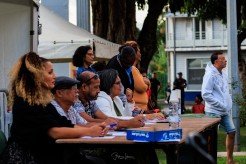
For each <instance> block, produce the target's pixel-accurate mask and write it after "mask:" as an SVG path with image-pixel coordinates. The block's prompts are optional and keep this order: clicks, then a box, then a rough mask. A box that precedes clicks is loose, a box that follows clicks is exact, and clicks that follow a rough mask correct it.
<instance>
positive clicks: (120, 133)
mask: <svg viewBox="0 0 246 164" xmlns="http://www.w3.org/2000/svg"><path fill="white" fill-rule="evenodd" d="M108 134H112V136H126V132H125V131H109V132H108Z"/></svg>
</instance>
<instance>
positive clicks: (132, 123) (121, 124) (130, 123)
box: [118, 115, 145, 129]
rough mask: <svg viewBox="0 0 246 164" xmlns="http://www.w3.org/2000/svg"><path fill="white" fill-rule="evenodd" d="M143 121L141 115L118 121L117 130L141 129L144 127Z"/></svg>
mask: <svg viewBox="0 0 246 164" xmlns="http://www.w3.org/2000/svg"><path fill="white" fill-rule="evenodd" d="M143 120H144V116H142V115H139V116H136V117H134V118H132V119H130V120H119V121H118V129H121V128H139V127H142V126H144V125H145V124H144V122H143Z"/></svg>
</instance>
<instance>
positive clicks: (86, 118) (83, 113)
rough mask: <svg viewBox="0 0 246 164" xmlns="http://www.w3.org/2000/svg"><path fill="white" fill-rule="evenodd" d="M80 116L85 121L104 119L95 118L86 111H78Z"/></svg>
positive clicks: (100, 120)
mask: <svg viewBox="0 0 246 164" xmlns="http://www.w3.org/2000/svg"><path fill="white" fill-rule="evenodd" d="M80 116H81V117H83V118H84V119H85V120H86V121H87V122H103V121H104V120H105V119H95V118H92V117H91V116H89V115H88V114H87V113H86V112H82V113H80Z"/></svg>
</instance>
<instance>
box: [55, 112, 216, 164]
mask: <svg viewBox="0 0 246 164" xmlns="http://www.w3.org/2000/svg"><path fill="white" fill-rule="evenodd" d="M219 122H220V118H205V117H202V118H182V120H181V122H180V128H181V129H182V139H181V140H180V141H179V142H134V141H131V140H127V139H126V137H125V136H116V137H114V138H112V139H103V138H102V139H101V138H89V139H88V138H71V139H58V140H56V143H57V144H67V145H76V146H80V147H83V148H92V147H93V148H96V147H103V148H107V147H109V148H113V147H115V148H119V147H121V148H123V147H124V148H126V149H129V150H131V149H134V148H139V149H146V148H147V149H148V148H154V149H163V150H164V151H165V153H166V158H167V163H168V164H169V163H170V164H175V163H185V162H184V161H187V160H188V161H192V163H196V162H197V161H199V160H200V159H199V156H197V155H196V154H194V151H193V152H192V151H191V149H190V147H187V146H186V144H185V138H186V136H187V135H188V134H190V133H192V132H196V133H199V134H201V135H202V136H203V138H204V139H205V140H206V145H205V146H204V147H203V150H205V151H206V152H207V153H208V154H210V155H211V156H212V157H213V158H214V159H215V161H216V159H217V132H218V126H217V125H218V124H219ZM146 126H153V125H146ZM155 126H161V127H162V128H163V129H169V127H168V124H167V123H156V125H155ZM182 161H183V162H182ZM199 163H202V161H199Z"/></svg>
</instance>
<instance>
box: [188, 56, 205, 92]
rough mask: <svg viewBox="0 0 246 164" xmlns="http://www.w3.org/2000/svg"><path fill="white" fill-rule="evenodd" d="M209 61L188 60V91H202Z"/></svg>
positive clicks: (203, 59) (202, 59)
mask: <svg viewBox="0 0 246 164" xmlns="http://www.w3.org/2000/svg"><path fill="white" fill-rule="evenodd" d="M209 61H210V59H208V58H198V59H187V63H188V67H187V68H188V72H187V75H188V79H187V82H188V85H187V89H188V90H201V86H202V79H203V75H204V73H205V68H206V65H207V63H208V62H209Z"/></svg>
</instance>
